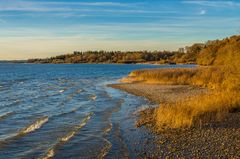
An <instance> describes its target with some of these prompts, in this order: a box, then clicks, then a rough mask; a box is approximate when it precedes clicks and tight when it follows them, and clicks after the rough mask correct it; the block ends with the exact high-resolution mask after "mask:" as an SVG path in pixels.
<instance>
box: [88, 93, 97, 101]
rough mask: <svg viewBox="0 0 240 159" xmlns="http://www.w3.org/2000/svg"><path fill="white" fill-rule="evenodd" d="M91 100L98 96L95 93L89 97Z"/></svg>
mask: <svg viewBox="0 0 240 159" xmlns="http://www.w3.org/2000/svg"><path fill="white" fill-rule="evenodd" d="M89 98H90V99H91V100H96V99H97V96H96V95H95V94H94V95H90V97H89Z"/></svg>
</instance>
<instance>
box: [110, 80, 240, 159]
mask: <svg viewBox="0 0 240 159" xmlns="http://www.w3.org/2000/svg"><path fill="white" fill-rule="evenodd" d="M109 86H110V87H112V88H116V89H120V90H123V91H126V92H128V93H131V94H134V95H137V96H142V97H145V98H147V99H149V100H150V101H151V102H153V103H156V104H158V103H163V102H173V101H176V100H184V99H186V98H189V97H191V96H195V95H199V94H201V93H206V91H207V90H206V89H202V88H197V87H192V86H187V85H157V84H144V83H121V84H112V85H109ZM147 113H151V109H148V110H145V111H143V112H141V113H140V114H142V115H143V116H145V118H144V119H147V118H146V116H147ZM139 144H141V145H142V144H144V145H145V146H144V147H143V148H141V152H142V153H141V154H139V156H141V157H142V158H168V157H170V158H240V113H239V112H238V113H229V114H228V115H227V117H226V119H225V120H224V121H222V122H219V123H211V124H208V125H203V126H202V127H201V128H190V129H187V130H171V131H170V130H169V131H167V132H162V133H156V132H152V134H150V135H149V136H148V137H146V139H145V143H136V149H137V148H138V147H142V146H139ZM152 145H154V146H152Z"/></svg>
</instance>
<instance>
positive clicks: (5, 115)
mask: <svg viewBox="0 0 240 159" xmlns="http://www.w3.org/2000/svg"><path fill="white" fill-rule="evenodd" d="M12 113H13V112H7V113H4V114H2V115H0V120H2V119H5V118H6V117H8V116H9V115H11V114H12Z"/></svg>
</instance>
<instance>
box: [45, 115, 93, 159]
mask: <svg viewBox="0 0 240 159" xmlns="http://www.w3.org/2000/svg"><path fill="white" fill-rule="evenodd" d="M91 116H92V113H89V114H88V115H87V116H86V117H85V118H84V119H83V121H82V122H81V123H80V124H79V125H77V126H75V127H74V129H73V130H72V131H70V132H69V133H68V134H67V135H65V136H63V137H61V138H60V139H59V141H58V142H57V143H56V144H55V145H54V146H53V147H51V148H50V149H49V150H48V151H47V153H46V155H45V156H44V157H42V159H49V158H52V157H54V155H55V152H56V150H57V149H58V148H59V147H60V146H61V145H62V144H64V143H66V142H67V141H69V140H70V139H71V138H72V137H74V136H75V135H76V134H77V132H78V131H79V130H80V129H81V128H82V127H84V126H85V125H86V124H87V122H88V121H89V120H90V119H91Z"/></svg>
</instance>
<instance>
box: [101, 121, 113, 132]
mask: <svg viewBox="0 0 240 159" xmlns="http://www.w3.org/2000/svg"><path fill="white" fill-rule="evenodd" d="M111 130H112V123H109V125H108V126H107V127H106V128H105V129H104V130H103V134H104V135H106V134H108V133H109V132H110V131H111Z"/></svg>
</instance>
